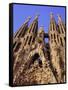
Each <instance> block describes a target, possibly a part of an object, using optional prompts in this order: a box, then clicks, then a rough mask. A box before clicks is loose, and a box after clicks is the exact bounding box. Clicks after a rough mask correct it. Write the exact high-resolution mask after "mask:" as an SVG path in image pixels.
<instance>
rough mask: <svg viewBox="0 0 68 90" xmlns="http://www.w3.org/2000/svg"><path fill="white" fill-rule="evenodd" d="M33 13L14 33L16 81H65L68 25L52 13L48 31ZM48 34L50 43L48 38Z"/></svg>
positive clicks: (33, 82)
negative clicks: (67, 27) (39, 23)
mask: <svg viewBox="0 0 68 90" xmlns="http://www.w3.org/2000/svg"><path fill="white" fill-rule="evenodd" d="M29 20H30V17H28V19H27V20H26V21H25V22H24V24H23V25H22V26H21V27H20V29H19V30H18V31H17V32H16V33H15V34H14V37H13V85H32V84H33V85H34V84H49V83H63V82H65V38H66V37H65V25H64V23H63V22H62V19H61V17H60V16H59V15H58V24H56V21H55V19H54V16H53V14H52V13H51V15H50V25H49V30H48V33H46V32H44V28H43V27H40V28H39V29H38V16H36V17H35V19H34V20H33V22H32V23H31V25H30V26H29V27H28V22H29ZM45 38H48V39H49V41H48V43H46V42H45Z"/></svg>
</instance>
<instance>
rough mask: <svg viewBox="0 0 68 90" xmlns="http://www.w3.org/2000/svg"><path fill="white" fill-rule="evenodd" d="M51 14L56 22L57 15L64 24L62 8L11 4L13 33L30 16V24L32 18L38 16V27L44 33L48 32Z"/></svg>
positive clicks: (63, 10)
mask: <svg viewBox="0 0 68 90" xmlns="http://www.w3.org/2000/svg"><path fill="white" fill-rule="evenodd" d="M51 12H53V14H54V17H55V20H56V22H57V20H58V18H57V14H59V15H61V17H62V20H63V21H64V22H65V8H64V7H52V6H32V5H23V4H13V25H14V26H13V31H14V32H16V31H17V30H18V29H19V28H20V26H21V25H22V24H23V23H24V21H25V20H26V18H27V17H28V16H31V20H30V23H31V22H32V21H33V20H34V17H35V16H36V15H37V14H39V15H40V16H39V19H38V22H39V23H38V26H39V27H40V26H44V31H45V32H48V27H49V23H50V13H51ZM30 23H29V24H30Z"/></svg>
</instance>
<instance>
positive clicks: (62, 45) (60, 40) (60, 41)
mask: <svg viewBox="0 0 68 90" xmlns="http://www.w3.org/2000/svg"><path fill="white" fill-rule="evenodd" d="M60 42H61V45H62V46H63V42H62V38H60Z"/></svg>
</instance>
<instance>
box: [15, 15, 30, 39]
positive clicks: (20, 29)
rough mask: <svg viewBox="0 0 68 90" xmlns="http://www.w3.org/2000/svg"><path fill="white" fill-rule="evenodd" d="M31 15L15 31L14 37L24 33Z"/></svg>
mask: <svg viewBox="0 0 68 90" xmlns="http://www.w3.org/2000/svg"><path fill="white" fill-rule="evenodd" d="M30 19H31V17H30V16H29V17H28V18H27V19H26V21H25V22H24V24H23V25H22V26H21V27H20V28H19V30H18V31H17V32H16V33H15V35H14V38H19V37H21V36H24V35H25V32H26V30H27V29H28V22H29V21H30Z"/></svg>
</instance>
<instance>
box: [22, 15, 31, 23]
mask: <svg viewBox="0 0 68 90" xmlns="http://www.w3.org/2000/svg"><path fill="white" fill-rule="evenodd" d="M30 19H31V17H30V16H29V17H28V18H27V20H26V21H25V22H24V24H25V23H28V22H29V20H30Z"/></svg>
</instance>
